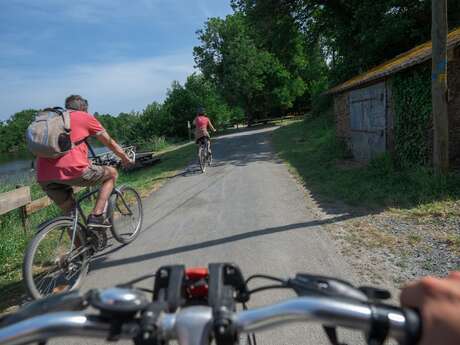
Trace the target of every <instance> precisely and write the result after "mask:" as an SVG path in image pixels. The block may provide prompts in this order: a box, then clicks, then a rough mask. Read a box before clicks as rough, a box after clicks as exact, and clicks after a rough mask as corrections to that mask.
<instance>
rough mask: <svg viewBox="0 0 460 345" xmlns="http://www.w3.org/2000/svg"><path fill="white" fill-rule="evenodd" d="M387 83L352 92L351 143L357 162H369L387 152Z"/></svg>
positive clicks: (350, 103) (350, 100)
mask: <svg viewBox="0 0 460 345" xmlns="http://www.w3.org/2000/svg"><path fill="white" fill-rule="evenodd" d="M385 90H386V89H385V82H382V83H378V84H375V85H371V86H368V87H366V88H363V89H358V90H353V91H351V92H350V99H349V103H348V104H349V105H350V120H351V124H350V125H351V126H350V129H351V143H352V150H353V156H354V158H355V159H356V160H360V161H368V160H370V159H372V158H374V157H375V156H376V155H378V154H380V153H382V152H385V150H386V92H385Z"/></svg>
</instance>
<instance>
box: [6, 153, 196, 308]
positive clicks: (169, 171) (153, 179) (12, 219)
mask: <svg viewBox="0 0 460 345" xmlns="http://www.w3.org/2000/svg"><path fill="white" fill-rule="evenodd" d="M169 149H170V150H169V151H167V152H164V153H162V154H160V158H161V162H160V163H158V164H156V165H154V166H151V167H148V168H144V169H140V170H136V171H131V172H130V171H128V172H121V173H120V177H119V180H118V184H127V185H130V186H132V187H134V188H135V189H136V190H138V191H139V192H140V193H141V195H143V196H146V195H148V194H150V193H151V192H152V191H153V190H154V189H155V188H157V187H158V186H159V185H161V183H162V182H163V181H165V180H166V179H167V178H168V177H171V176H174V175H175V174H176V173H177V171H178V170H180V169H182V168H184V167H185V166H186V165H187V164H188V163H189V162H190V159H191V158H192V157H193V155H194V153H195V150H196V149H195V146H194V145H182V146H179V147H177V148H174V147H169ZM31 188H32V194H33V196H34V199H35V198H37V197H40V196H42V195H43V192H41V190H40V187H39V186H38V185H33V186H31ZM85 208H86V209H89V208H90V205H86V207H85ZM57 215H59V210H58V209H57V207H55V206H54V205H52V206H49V207H47V208H45V209H43V210H41V211H39V212H36V213H35V214H33V215H31V216H30V217H29V218H28V226H27V230H26V231H24V229H23V227H22V223H21V220H20V219H21V218H20V215H19V211H18V210H15V211H12V212H10V213H8V214H5V215H2V216H0V295H1V296H2V299H1V300H0V312H1V311H2V310H5V309H6V308H8V307H9V306H12V305H14V304H16V303H17V302H18V300H19V298H20V296H21V295H22V294H23V293H24V290H23V287H22V282H21V279H22V277H21V267H22V259H23V254H24V251H25V248H26V247H27V243H28V241H29V239H30V238H31V236H32V235H33V233H34V231H35V229H36V228H37V225H38V224H40V223H42V222H44V221H46V220H48V219H50V218H53V217H55V216H57Z"/></svg>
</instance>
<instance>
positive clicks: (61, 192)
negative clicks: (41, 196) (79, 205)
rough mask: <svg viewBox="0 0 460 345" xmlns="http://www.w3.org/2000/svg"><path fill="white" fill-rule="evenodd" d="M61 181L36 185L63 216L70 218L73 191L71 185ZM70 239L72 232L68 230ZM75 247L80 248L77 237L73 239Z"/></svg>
mask: <svg viewBox="0 0 460 345" xmlns="http://www.w3.org/2000/svg"><path fill="white" fill-rule="evenodd" d="M61 182H62V181H45V182H39V183H38V184H39V185H40V187H42V189H43V191H44V192H45V193H46V195H48V197H49V198H50V199H51V200H53V201H54V203H55V204H56V205H57V206H58V207H59V208H60V209H61V210H62V212H63V213H64V215H67V216H70V215H71V213H72V211H73V209H74V207H75V199H74V197H73V189H72V186H71V185H68V184H64V183H61ZM67 233H68V235H69V237H70V238H72V237H73V234H72V230H71V229H70V228H69V229H68V231H67ZM74 244H75V246H76V247H80V244H81V243H80V239H79V236H76V237H75V242H74Z"/></svg>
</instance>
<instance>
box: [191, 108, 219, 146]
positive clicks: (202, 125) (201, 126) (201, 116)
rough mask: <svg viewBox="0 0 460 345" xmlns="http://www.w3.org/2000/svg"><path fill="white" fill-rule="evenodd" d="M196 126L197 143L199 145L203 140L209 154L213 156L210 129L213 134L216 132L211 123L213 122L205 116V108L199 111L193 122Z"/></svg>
mask: <svg viewBox="0 0 460 345" xmlns="http://www.w3.org/2000/svg"><path fill="white" fill-rule="evenodd" d="M193 124H194V126H195V142H196V143H197V144H198V145H199V144H200V143H201V142H202V141H203V140H204V141H205V144H206V148H207V149H208V153H209V154H210V155H211V154H212V153H211V139H210V136H209V132H208V127H209V128H211V130H212V131H213V132H215V131H216V129H215V128H214V126H213V125H212V123H211V120H210V119H209V118H208V117H207V116H206V115H205V111H204V108H198V109H197V116H196V117H195V120H193Z"/></svg>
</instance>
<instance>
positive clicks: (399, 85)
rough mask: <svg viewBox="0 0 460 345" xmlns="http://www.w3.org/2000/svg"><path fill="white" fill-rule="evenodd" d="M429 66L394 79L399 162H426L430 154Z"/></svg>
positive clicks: (423, 163) (404, 73)
mask: <svg viewBox="0 0 460 345" xmlns="http://www.w3.org/2000/svg"><path fill="white" fill-rule="evenodd" d="M430 75H431V74H430V71H429V67H428V66H424V67H422V68H418V69H415V70H410V71H407V72H403V73H399V74H397V75H396V76H395V77H394V78H393V100H394V109H395V119H394V138H395V157H396V159H397V162H398V165H399V166H401V167H409V166H411V165H426V164H427V163H428V162H429V157H430V154H429V153H430V147H431V145H430V141H429V140H430V137H431V135H430V134H431V128H432V121H431V112H432V107H431V80H430Z"/></svg>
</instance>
